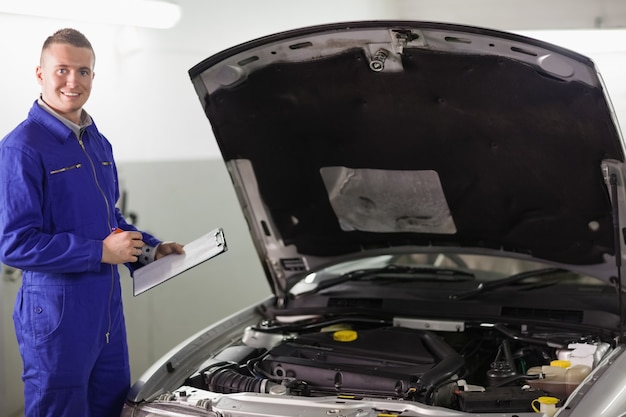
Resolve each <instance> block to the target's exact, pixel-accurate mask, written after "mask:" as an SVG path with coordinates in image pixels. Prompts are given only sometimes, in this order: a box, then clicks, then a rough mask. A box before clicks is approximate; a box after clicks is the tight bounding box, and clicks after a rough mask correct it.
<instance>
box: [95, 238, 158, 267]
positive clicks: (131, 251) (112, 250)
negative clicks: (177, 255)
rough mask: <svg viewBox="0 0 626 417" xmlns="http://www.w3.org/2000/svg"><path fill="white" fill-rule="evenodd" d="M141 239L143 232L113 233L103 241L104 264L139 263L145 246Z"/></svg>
mask: <svg viewBox="0 0 626 417" xmlns="http://www.w3.org/2000/svg"><path fill="white" fill-rule="evenodd" d="M141 238H142V235H141V232H119V231H115V232H112V233H111V234H110V235H108V236H107V237H106V238H105V239H104V240H103V241H102V262H104V263H105V264H114V265H117V264H123V263H126V262H137V259H138V257H139V255H141V248H142V247H143V246H144V245H145V243H144V242H143V241H142V240H141ZM157 256H158V254H157Z"/></svg>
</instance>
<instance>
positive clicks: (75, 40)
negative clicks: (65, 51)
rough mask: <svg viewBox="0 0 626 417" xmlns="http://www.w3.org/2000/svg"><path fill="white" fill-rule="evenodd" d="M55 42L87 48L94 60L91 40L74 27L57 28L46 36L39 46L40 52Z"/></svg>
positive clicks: (94, 55)
mask: <svg viewBox="0 0 626 417" xmlns="http://www.w3.org/2000/svg"><path fill="white" fill-rule="evenodd" d="M55 43H63V44H67V45H72V46H75V47H77V48H87V49H89V50H90V51H91V53H92V54H93V57H94V60H95V59H96V52H95V51H94V50H93V47H92V46H91V42H89V39H87V37H86V36H85V35H83V34H82V33H81V32H79V31H78V30H76V29H72V28H65V29H59V30H57V31H56V32H54V33H53V34H52V35H50V36H48V38H46V40H45V41H44V43H43V46H42V47H41V54H42V55H43V52H44V51H45V50H46V49H48V48H49V47H50V45H53V44H55Z"/></svg>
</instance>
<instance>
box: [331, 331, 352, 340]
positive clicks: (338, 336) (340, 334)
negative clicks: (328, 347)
mask: <svg viewBox="0 0 626 417" xmlns="http://www.w3.org/2000/svg"><path fill="white" fill-rule="evenodd" d="M357 337H358V333H357V332H355V331H354V330H338V331H336V332H335V333H333V340H335V341H336V342H354V341H355V340H356V339H357Z"/></svg>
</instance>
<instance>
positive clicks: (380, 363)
mask: <svg viewBox="0 0 626 417" xmlns="http://www.w3.org/2000/svg"><path fill="white" fill-rule="evenodd" d="M463 363H464V362H463V359H462V357H461V356H460V355H459V354H458V353H457V352H455V351H454V350H453V349H452V348H451V347H449V346H448V345H447V344H446V343H445V342H444V341H443V340H442V339H440V338H439V337H438V336H436V335H435V334H434V333H431V332H428V331H423V330H415V329H409V328H402V327H386V328H377V329H369V330H359V331H358V332H357V331H355V330H341V331H336V332H321V333H311V334H303V335H300V336H299V337H298V338H296V339H294V340H291V341H287V342H284V343H282V344H280V345H279V346H276V347H275V348H273V349H272V350H271V351H270V352H269V354H268V355H267V356H266V357H265V358H264V359H263V360H262V361H261V363H260V364H259V366H260V367H261V368H262V369H263V370H264V372H265V373H266V374H269V375H271V376H272V377H275V378H276V379H283V380H285V379H287V380H293V381H298V382H300V383H301V384H302V387H303V389H306V390H308V391H309V392H308V394H310V395H327V394H336V393H345V394H350V393H358V394H361V395H373V396H384V397H396V398H406V397H412V396H416V397H422V396H428V395H431V394H432V392H433V391H434V389H435V387H436V386H437V385H439V384H441V383H442V382H444V381H446V380H447V379H449V378H450V377H451V376H453V375H454V374H455V373H457V372H458V371H459V370H460V369H461V368H462V366H463Z"/></svg>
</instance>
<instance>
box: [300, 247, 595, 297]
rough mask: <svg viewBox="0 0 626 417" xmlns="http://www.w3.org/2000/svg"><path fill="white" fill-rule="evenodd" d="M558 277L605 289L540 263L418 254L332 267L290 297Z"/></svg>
mask: <svg viewBox="0 0 626 417" xmlns="http://www.w3.org/2000/svg"><path fill="white" fill-rule="evenodd" d="M557 273H558V278H559V280H567V281H568V282H575V283H576V284H582V285H606V284H604V283H603V282H602V281H601V280H599V279H596V278H593V277H590V276H585V275H581V274H575V273H571V272H569V271H564V270H560V269H558V268H553V267H552V265H549V264H545V263H541V262H535V261H528V260H521V259H514V258H506V257H496V256H487V255H476V254H466V253H426V254H425V253H420V254H394V255H382V256H374V257H369V258H364V259H359V260H354V261H348V262H343V263H339V264H335V265H332V266H330V267H327V268H324V269H322V270H319V271H316V272H314V273H311V274H308V275H307V276H306V277H305V278H304V279H302V280H301V281H300V282H298V283H297V284H296V285H295V286H294V287H292V289H291V293H292V294H302V293H307V292H315V291H318V290H320V289H322V288H327V287H330V286H333V285H337V284H340V283H342V282H346V281H349V280H356V279H364V278H372V277H377V278H389V277H391V276H393V278H394V279H398V278H400V277H402V276H404V278H405V279H406V280H421V281H424V280H426V279H428V280H431V281H438V282H453V283H458V282H461V281H463V282H464V283H465V284H464V286H465V287H466V288H467V289H471V288H473V287H478V286H480V285H481V284H485V283H487V284H491V285H493V283H496V282H498V281H501V280H507V282H508V281H511V282H513V281H521V280H532V279H537V280H540V279H542V277H544V276H546V275H556V274H557ZM516 278H517V279H516ZM468 281H472V282H471V283H468Z"/></svg>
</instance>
